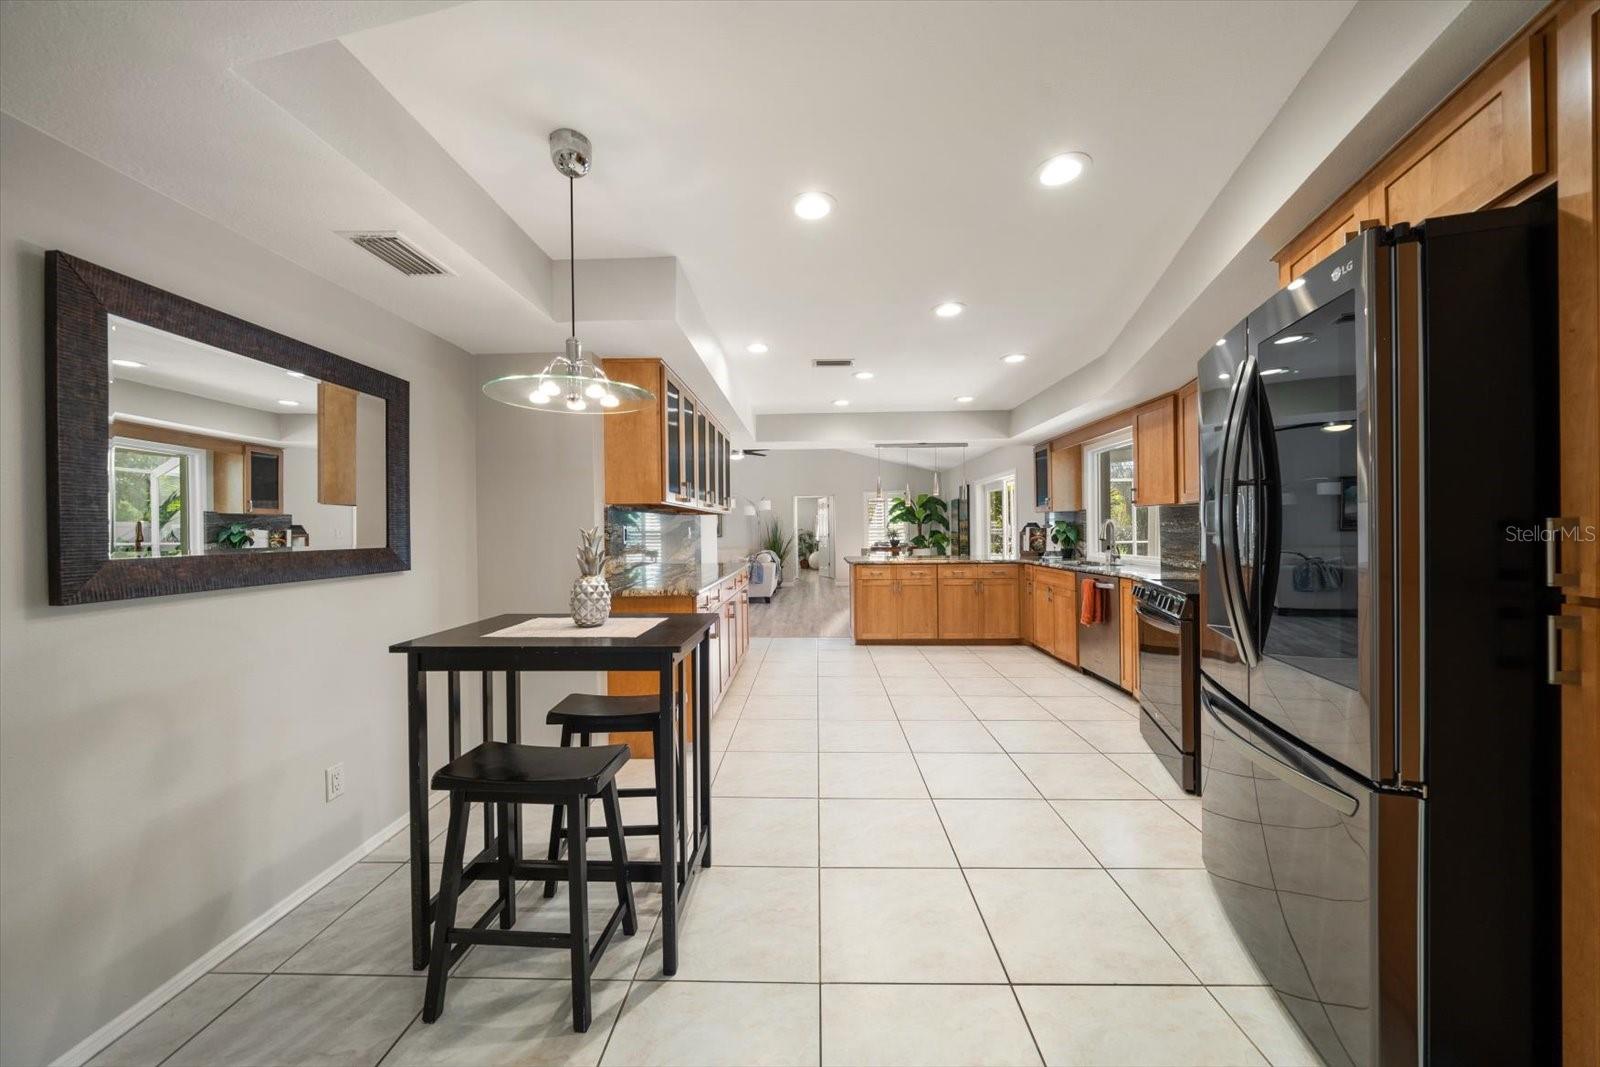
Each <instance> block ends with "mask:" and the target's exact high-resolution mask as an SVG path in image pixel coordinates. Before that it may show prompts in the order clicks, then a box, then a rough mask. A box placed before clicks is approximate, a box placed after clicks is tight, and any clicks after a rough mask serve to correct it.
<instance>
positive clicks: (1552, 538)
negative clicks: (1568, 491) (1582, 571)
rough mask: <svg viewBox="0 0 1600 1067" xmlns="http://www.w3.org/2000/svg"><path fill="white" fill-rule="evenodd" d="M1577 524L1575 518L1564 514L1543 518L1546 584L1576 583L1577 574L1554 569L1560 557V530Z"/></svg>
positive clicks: (1564, 584)
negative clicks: (1557, 516)
mask: <svg viewBox="0 0 1600 1067" xmlns="http://www.w3.org/2000/svg"><path fill="white" fill-rule="evenodd" d="M1577 524H1578V520H1577V519H1574V518H1568V517H1566V516H1562V517H1560V518H1554V519H1546V520H1544V580H1545V583H1546V584H1548V585H1552V586H1555V587H1557V588H1560V587H1561V586H1566V585H1577V584H1578V576H1577V574H1575V573H1573V572H1572V571H1565V572H1563V571H1559V570H1557V569H1556V567H1557V566H1558V565H1559V561H1560V558H1561V537H1562V531H1563V530H1565V529H1566V528H1567V527H1568V526H1576V525H1577Z"/></svg>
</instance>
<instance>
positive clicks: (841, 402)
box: [833, 397, 850, 408]
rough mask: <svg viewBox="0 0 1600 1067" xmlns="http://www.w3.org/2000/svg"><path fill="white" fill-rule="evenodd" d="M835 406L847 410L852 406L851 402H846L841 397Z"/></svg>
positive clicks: (834, 403) (835, 402)
mask: <svg viewBox="0 0 1600 1067" xmlns="http://www.w3.org/2000/svg"><path fill="white" fill-rule="evenodd" d="M833 406H834V407H836V408H847V407H849V406H850V401H848V400H845V399H844V398H843V397H840V398H839V399H838V400H835V401H834V402H833Z"/></svg>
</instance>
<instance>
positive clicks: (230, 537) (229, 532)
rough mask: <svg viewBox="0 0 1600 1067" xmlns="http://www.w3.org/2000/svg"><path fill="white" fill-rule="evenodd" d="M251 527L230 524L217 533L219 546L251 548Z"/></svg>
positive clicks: (240, 523) (239, 523)
mask: <svg viewBox="0 0 1600 1067" xmlns="http://www.w3.org/2000/svg"><path fill="white" fill-rule="evenodd" d="M250 540H251V538H250V527H248V526H246V525H245V524H244V523H242V522H230V523H228V525H226V526H224V527H223V528H222V529H220V530H218V531H217V544H219V545H221V546H222V547H223V548H249V547H250Z"/></svg>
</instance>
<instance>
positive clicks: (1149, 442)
mask: <svg viewBox="0 0 1600 1067" xmlns="http://www.w3.org/2000/svg"><path fill="white" fill-rule="evenodd" d="M1133 478H1134V482H1133V500H1134V503H1136V504H1138V505H1139V506H1140V507H1149V506H1150V505H1151V504H1176V503H1178V403H1177V397H1176V395H1175V394H1173V393H1168V394H1166V395H1165V396H1160V397H1157V398H1156V399H1154V400H1152V401H1150V402H1149V403H1148V404H1145V405H1143V406H1142V407H1140V408H1139V409H1138V410H1136V411H1135V412H1134V413H1133Z"/></svg>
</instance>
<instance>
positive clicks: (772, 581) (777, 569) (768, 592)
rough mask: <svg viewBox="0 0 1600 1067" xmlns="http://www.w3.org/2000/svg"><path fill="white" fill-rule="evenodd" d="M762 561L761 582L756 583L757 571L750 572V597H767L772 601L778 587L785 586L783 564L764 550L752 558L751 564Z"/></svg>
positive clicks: (752, 569)
mask: <svg viewBox="0 0 1600 1067" xmlns="http://www.w3.org/2000/svg"><path fill="white" fill-rule="evenodd" d="M756 560H760V561H761V580H760V581H759V582H758V581H756V575H755V569H754V568H753V567H752V568H751V571H750V595H751V596H752V597H758V596H759V597H766V598H767V600H769V601H770V600H771V599H772V594H773V593H776V592H777V591H778V586H780V585H782V584H783V564H781V563H779V562H778V557H777V556H775V555H773V554H772V553H771V552H768V551H767V550H766V549H762V550H761V551H760V552H757V553H756V554H755V555H754V556H752V557H751V562H752V563H754V562H755V561H756Z"/></svg>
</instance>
